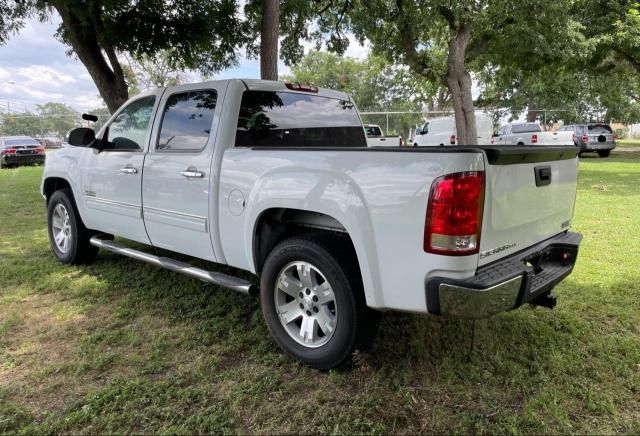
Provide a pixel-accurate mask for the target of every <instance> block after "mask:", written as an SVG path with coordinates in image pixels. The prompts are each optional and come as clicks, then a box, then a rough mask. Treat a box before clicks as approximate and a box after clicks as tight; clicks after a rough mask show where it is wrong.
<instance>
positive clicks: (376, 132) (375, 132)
mask: <svg viewBox="0 0 640 436" xmlns="http://www.w3.org/2000/svg"><path fill="white" fill-rule="evenodd" d="M364 129H365V130H366V132H367V135H368V136H382V132H381V131H380V127H378V126H365V128H364Z"/></svg>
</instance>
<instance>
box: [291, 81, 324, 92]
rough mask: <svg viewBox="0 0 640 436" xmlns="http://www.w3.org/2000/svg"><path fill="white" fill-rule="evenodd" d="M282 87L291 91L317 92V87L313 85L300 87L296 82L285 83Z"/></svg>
mask: <svg viewBox="0 0 640 436" xmlns="http://www.w3.org/2000/svg"><path fill="white" fill-rule="evenodd" d="M284 86H286V87H287V88H289V89H291V90H292V91H305V92H318V87H317V86H314V85H301V84H299V83H297V82H295V83H292V82H286V83H285V84H284Z"/></svg>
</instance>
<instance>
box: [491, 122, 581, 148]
mask: <svg viewBox="0 0 640 436" xmlns="http://www.w3.org/2000/svg"><path fill="white" fill-rule="evenodd" d="M493 143H494V144H503V145H563V146H567V145H573V133H571V132H563V131H558V132H545V131H544V130H543V129H542V126H541V125H540V124H538V123H511V124H507V125H505V126H502V127H501V128H500V130H498V133H497V134H496V135H494V138H493Z"/></svg>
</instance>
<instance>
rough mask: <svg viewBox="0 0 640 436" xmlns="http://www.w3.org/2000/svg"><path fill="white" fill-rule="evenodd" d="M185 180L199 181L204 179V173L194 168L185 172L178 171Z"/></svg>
mask: <svg viewBox="0 0 640 436" xmlns="http://www.w3.org/2000/svg"><path fill="white" fill-rule="evenodd" d="M180 174H182V175H183V176H184V177H186V178H187V179H199V178H202V177H204V173H203V172H202V171H198V170H197V169H195V167H189V168H187V169H186V170H185V171H180Z"/></svg>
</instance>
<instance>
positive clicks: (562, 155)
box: [478, 146, 578, 266]
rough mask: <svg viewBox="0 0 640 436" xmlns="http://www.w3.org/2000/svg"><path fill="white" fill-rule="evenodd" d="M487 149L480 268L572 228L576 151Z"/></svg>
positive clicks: (576, 163) (524, 148) (567, 148)
mask: <svg viewBox="0 0 640 436" xmlns="http://www.w3.org/2000/svg"><path fill="white" fill-rule="evenodd" d="M484 151H485V159H486V166H485V173H486V176H485V177H486V187H485V202H484V215H483V220H482V233H481V237H480V256H479V260H478V265H480V266H481V265H486V264H488V263H491V262H494V261H496V260H498V259H500V258H502V257H504V256H507V255H509V254H513V253H515V252H518V251H521V250H524V249H525V248H527V247H529V246H531V245H533V244H536V243H538V242H541V241H543V240H545V239H548V238H550V237H552V236H554V235H556V234H558V233H561V232H564V231H566V230H567V229H569V226H570V224H571V219H572V217H573V206H574V202H575V198H576V189H577V181H578V158H577V154H578V149H577V148H576V147H574V146H570V147H544V148H543V147H539V146H538V147H491V148H486V149H484Z"/></svg>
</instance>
